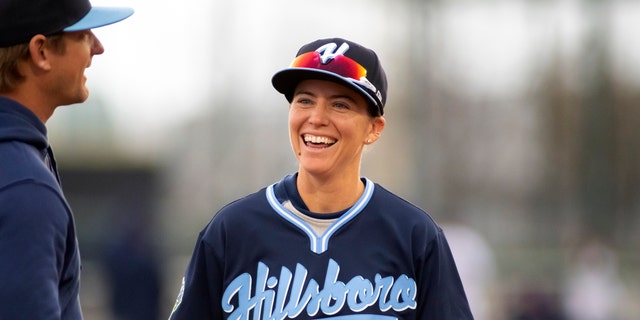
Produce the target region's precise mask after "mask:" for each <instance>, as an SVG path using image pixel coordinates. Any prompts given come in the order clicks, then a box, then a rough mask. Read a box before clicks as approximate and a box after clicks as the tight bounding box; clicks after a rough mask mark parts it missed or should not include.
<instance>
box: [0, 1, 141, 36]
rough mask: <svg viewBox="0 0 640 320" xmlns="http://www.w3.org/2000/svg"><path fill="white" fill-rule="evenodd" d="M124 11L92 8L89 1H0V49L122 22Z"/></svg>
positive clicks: (126, 14) (126, 11)
mask: <svg viewBox="0 0 640 320" xmlns="http://www.w3.org/2000/svg"><path fill="white" fill-rule="evenodd" d="M132 14H133V9H131V8H125V7H92V6H91V3H90V2H89V0H28V1H26V0H2V1H0V47H9V46H13V45H16V44H21V43H27V42H29V40H31V38H32V37H33V36H35V35H37V34H43V35H51V34H55V33H58V32H63V31H65V32H70V31H81V30H89V29H93V28H98V27H102V26H106V25H109V24H112V23H116V22H118V21H121V20H124V19H126V18H128V17H129V16H131V15H132Z"/></svg>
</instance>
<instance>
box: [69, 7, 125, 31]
mask: <svg viewBox="0 0 640 320" xmlns="http://www.w3.org/2000/svg"><path fill="white" fill-rule="evenodd" d="M132 14H133V9H131V8H125V7H93V8H91V10H89V13H87V14H86V15H85V16H84V17H83V18H82V19H80V20H79V21H78V22H76V23H74V24H72V25H70V26H68V27H66V28H64V29H63V31H68V32H69V31H80V30H89V29H93V28H98V27H102V26H106V25H109V24H112V23H116V22H118V21H122V20H124V19H126V18H128V17H129V16H131V15H132Z"/></svg>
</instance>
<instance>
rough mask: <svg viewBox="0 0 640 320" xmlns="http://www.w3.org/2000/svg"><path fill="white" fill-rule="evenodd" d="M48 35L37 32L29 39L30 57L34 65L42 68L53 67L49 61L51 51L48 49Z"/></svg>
mask: <svg viewBox="0 0 640 320" xmlns="http://www.w3.org/2000/svg"><path fill="white" fill-rule="evenodd" d="M46 44H47V37H45V36H44V35H41V34H37V35H35V36H33V37H32V38H31V41H29V57H30V58H31V61H32V62H33V65H34V67H37V68H39V69H42V70H49V69H51V63H50V61H49V59H48V58H49V54H50V52H49V51H48V49H47V46H46Z"/></svg>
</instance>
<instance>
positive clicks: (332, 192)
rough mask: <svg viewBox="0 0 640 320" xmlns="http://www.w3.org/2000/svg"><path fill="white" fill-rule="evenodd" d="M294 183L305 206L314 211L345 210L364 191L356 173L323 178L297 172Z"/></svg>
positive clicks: (331, 211) (330, 211)
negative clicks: (296, 178)
mask: <svg viewBox="0 0 640 320" xmlns="http://www.w3.org/2000/svg"><path fill="white" fill-rule="evenodd" d="M296 184H297V187H298V193H299V194H300V197H301V198H302V200H303V201H304V203H305V204H306V205H307V208H309V211H311V212H315V213H334V212H338V211H342V210H345V209H347V208H349V207H351V206H353V204H355V203H356V202H357V201H358V199H360V197H361V196H362V192H364V183H363V182H362V180H360V177H359V176H357V175H356V176H355V177H354V176H351V177H346V176H345V177H331V178H328V179H323V178H318V177H315V176H312V175H310V174H305V173H302V172H299V173H298V180H297V181H296Z"/></svg>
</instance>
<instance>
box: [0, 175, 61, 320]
mask: <svg viewBox="0 0 640 320" xmlns="http://www.w3.org/2000/svg"><path fill="white" fill-rule="evenodd" d="M67 210H68V209H67V206H66V204H65V202H64V201H63V200H62V199H61V198H60V197H59V195H58V194H57V192H56V191H54V190H52V189H50V188H49V187H47V186H44V185H38V184H34V183H25V184H20V185H14V186H10V187H6V188H5V189H4V190H0V284H1V285H0V304H1V305H2V307H0V319H60V317H61V312H62V310H61V307H60V300H61V297H60V296H59V291H58V287H59V283H60V277H61V276H60V275H61V274H62V273H63V270H62V269H63V261H64V259H65V257H64V254H65V246H66V238H67V226H68V223H69V219H68V213H67Z"/></svg>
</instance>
